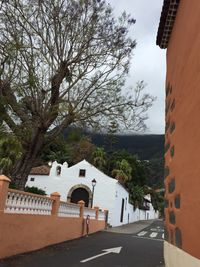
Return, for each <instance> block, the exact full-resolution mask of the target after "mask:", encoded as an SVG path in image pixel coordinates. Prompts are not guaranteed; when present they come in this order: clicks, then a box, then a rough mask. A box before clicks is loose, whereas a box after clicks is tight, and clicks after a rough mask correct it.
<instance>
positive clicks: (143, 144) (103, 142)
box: [63, 128, 164, 160]
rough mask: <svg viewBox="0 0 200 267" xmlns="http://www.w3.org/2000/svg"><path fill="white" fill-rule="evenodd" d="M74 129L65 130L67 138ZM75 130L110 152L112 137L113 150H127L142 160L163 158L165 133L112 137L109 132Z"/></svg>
mask: <svg viewBox="0 0 200 267" xmlns="http://www.w3.org/2000/svg"><path fill="white" fill-rule="evenodd" d="M74 130H75V129H74V128H73V129H70V130H69V129H67V130H64V132H63V135H64V137H65V138H67V136H68V134H69V132H71V131H73V132H74ZM75 131H77V132H79V133H78V134H80V135H81V134H84V135H87V136H89V137H90V138H91V141H92V143H94V144H95V145H96V146H99V147H104V148H105V150H106V151H107V152H108V151H110V146H111V144H110V143H111V140H110V139H111V138H112V139H114V140H113V141H114V142H113V147H112V149H113V150H122V149H124V150H126V151H128V152H129V153H130V154H134V155H138V158H139V159H141V160H149V159H153V158H163V155H164V135H156V134H150V135H148V134H147V135H136V134H132V135H125V134H124V135H115V136H114V137H113V136H112V137H111V138H110V137H109V136H108V135H107V134H102V133H101V134H100V133H94V132H87V131H85V132H81V130H80V129H76V130H75Z"/></svg>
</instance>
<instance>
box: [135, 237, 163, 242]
mask: <svg viewBox="0 0 200 267" xmlns="http://www.w3.org/2000/svg"><path fill="white" fill-rule="evenodd" d="M132 237H134V238H139V239H148V240H151V241H160V242H163V239H158V238H157V239H156V238H150V237H143V236H134V235H133V236H132Z"/></svg>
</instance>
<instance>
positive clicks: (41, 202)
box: [4, 189, 53, 215]
mask: <svg viewBox="0 0 200 267" xmlns="http://www.w3.org/2000/svg"><path fill="white" fill-rule="evenodd" d="M52 204H53V199H51V198H49V197H45V196H40V195H36V194H31V193H27V192H23V191H18V190H13V189H9V190H8V195H7V199H6V204H5V208H4V212H5V213H19V214H40V215H51V210H52Z"/></svg>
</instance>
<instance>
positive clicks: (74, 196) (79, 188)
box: [67, 184, 92, 207]
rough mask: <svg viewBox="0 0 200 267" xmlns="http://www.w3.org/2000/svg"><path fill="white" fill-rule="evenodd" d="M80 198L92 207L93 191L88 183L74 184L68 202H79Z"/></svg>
mask: <svg viewBox="0 0 200 267" xmlns="http://www.w3.org/2000/svg"><path fill="white" fill-rule="evenodd" d="M80 200H83V201H84V202H85V206H86V207H90V205H91V201H92V191H91V190H90V188H89V187H88V186H87V185H84V184H77V185H74V186H73V187H72V188H71V189H70V190H69V192H68V194H67V201H68V202H72V203H78V201H80Z"/></svg>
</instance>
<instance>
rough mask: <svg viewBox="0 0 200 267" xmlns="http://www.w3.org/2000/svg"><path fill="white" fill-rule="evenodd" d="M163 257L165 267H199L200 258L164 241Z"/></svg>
mask: <svg viewBox="0 0 200 267" xmlns="http://www.w3.org/2000/svg"><path fill="white" fill-rule="evenodd" d="M164 257H165V265H166V267H200V260H199V259H197V258H195V257H193V256H191V255H190V254H188V253H187V252H185V251H183V250H182V249H179V248H177V247H176V246H173V245H171V244H169V243H168V242H166V241H165V242H164Z"/></svg>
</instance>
